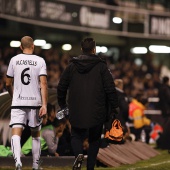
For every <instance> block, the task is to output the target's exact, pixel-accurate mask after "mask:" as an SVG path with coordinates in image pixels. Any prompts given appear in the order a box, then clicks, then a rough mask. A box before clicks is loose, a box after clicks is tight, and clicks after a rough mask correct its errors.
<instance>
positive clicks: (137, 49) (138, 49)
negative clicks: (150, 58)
mask: <svg viewBox="0 0 170 170" xmlns="http://www.w3.org/2000/svg"><path fill="white" fill-rule="evenodd" d="M130 52H131V53H132V54H146V53H147V52H148V50H147V48H146V47H134V48H131V49H130Z"/></svg>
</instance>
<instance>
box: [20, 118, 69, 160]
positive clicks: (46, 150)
mask: <svg viewBox="0 0 170 170" xmlns="http://www.w3.org/2000/svg"><path fill="white" fill-rule="evenodd" d="M65 127H66V119H65V118H63V119H61V120H58V119H57V118H55V119H54V121H53V122H52V124H51V125H47V126H45V127H43V128H42V129H41V131H40V140H41V150H42V152H41V156H47V155H50V156H56V157H58V156H59V154H58V153H57V148H58V142H59V138H60V137H61V136H62V135H63V131H64V129H65ZM31 150H32V137H30V138H29V139H28V140H27V141H26V142H25V144H24V145H23V147H22V153H23V154H24V155H28V156H29V155H31Z"/></svg>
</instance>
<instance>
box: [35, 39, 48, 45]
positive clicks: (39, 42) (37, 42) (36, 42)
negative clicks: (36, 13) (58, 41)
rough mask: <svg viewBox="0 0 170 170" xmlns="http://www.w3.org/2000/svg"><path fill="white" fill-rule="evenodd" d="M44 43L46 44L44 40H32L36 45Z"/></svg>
mask: <svg viewBox="0 0 170 170" xmlns="http://www.w3.org/2000/svg"><path fill="white" fill-rule="evenodd" d="M45 44H46V41H45V40H40V39H37V40H35V41H34V45H36V46H44V45H45Z"/></svg>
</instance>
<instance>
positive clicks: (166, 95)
mask: <svg viewBox="0 0 170 170" xmlns="http://www.w3.org/2000/svg"><path fill="white" fill-rule="evenodd" d="M158 97H159V108H160V110H161V111H162V116H164V117H170V87H169V77H167V76H164V77H163V79H162V85H161V87H160V89H159V92H158Z"/></svg>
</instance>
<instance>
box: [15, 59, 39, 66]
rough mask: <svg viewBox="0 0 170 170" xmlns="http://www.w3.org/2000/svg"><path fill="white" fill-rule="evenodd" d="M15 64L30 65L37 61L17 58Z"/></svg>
mask: <svg viewBox="0 0 170 170" xmlns="http://www.w3.org/2000/svg"><path fill="white" fill-rule="evenodd" d="M16 65H32V66H36V65H37V61H33V60H17V61H16Z"/></svg>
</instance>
